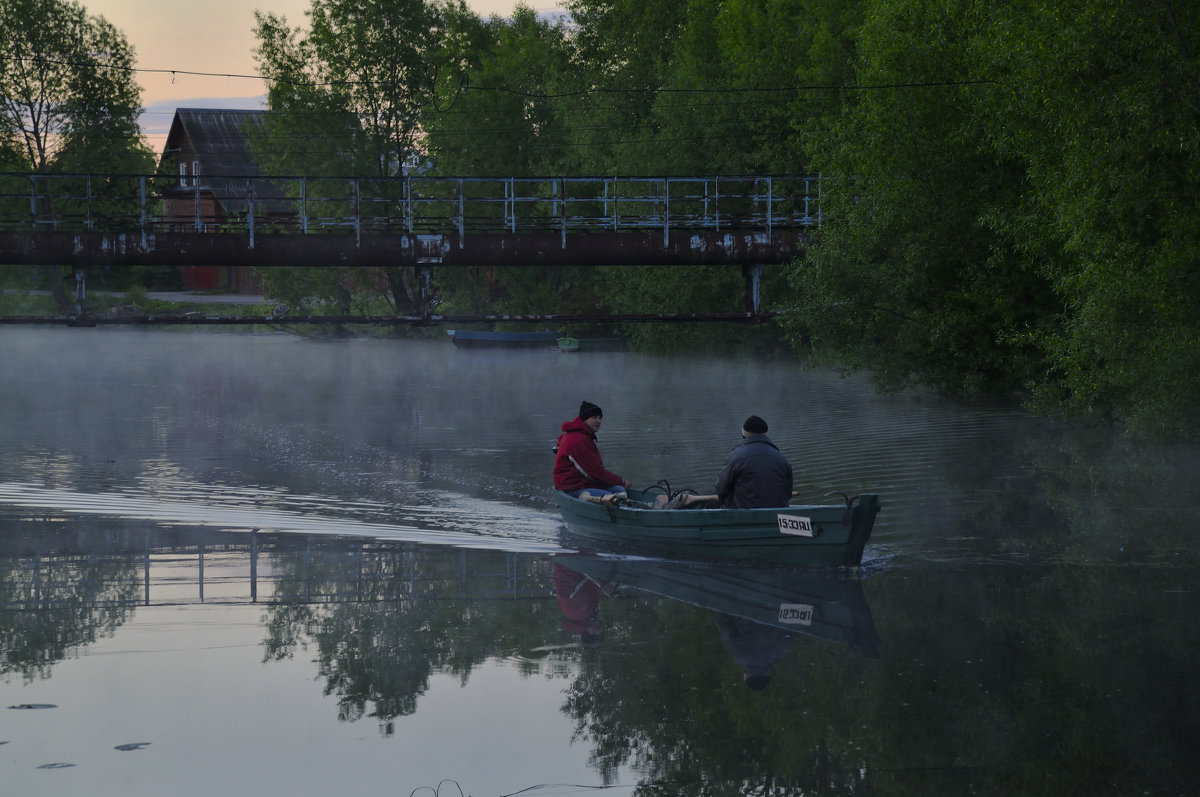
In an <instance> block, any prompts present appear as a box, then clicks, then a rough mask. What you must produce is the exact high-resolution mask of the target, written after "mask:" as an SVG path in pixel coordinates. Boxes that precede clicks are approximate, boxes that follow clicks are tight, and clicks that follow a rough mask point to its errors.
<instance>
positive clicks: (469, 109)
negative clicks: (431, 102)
mask: <svg viewBox="0 0 1200 797" xmlns="http://www.w3.org/2000/svg"><path fill="white" fill-rule="evenodd" d="M448 21H449V23H450V24H449V25H448V28H449V29H450V35H449V36H448V37H447V47H448V48H453V50H452V51H451V52H450V53H449V55H450V56H451V57H452V58H454V60H456V61H458V62H459V63H462V64H465V65H467V68H468V73H467V83H466V85H465V86H464V90H463V91H462V92H461V94H459V95H458V97H457V98H456V99H455V100H454V101H453V102H447V103H440V104H439V105H438V106H436V107H433V108H430V109H429V110H428V111H427V112H426V113H425V114H424V116H423V120H422V127H423V130H424V132H425V143H426V144H427V146H428V152H429V155H430V159H431V160H432V162H433V165H434V168H436V169H437V171H439V172H441V173H442V174H453V175H462V176H495V175H500V174H503V175H506V176H514V177H526V176H531V175H545V174H553V173H555V172H557V170H558V169H557V165H558V162H559V160H560V159H561V157H562V149H563V146H564V145H565V144H566V133H565V130H564V126H565V125H564V119H563V115H562V113H561V112H560V109H559V107H558V105H557V103H556V102H555V101H554V99H553V98H552V97H551V96H550V95H551V94H553V93H555V92H557V91H559V90H561V89H562V87H563V86H564V84H565V82H566V81H567V80H568V76H569V74H570V72H569V65H568V58H569V53H568V44H567V39H568V34H567V31H566V28H565V26H564V25H563V24H562V23H561V22H553V21H550V20H547V19H543V18H541V17H539V16H538V15H537V14H536V13H535V12H534V11H533V10H531V9H530V8H529V7H527V6H524V5H518V6H517V7H516V9H514V11H513V14H512V16H511V17H509V18H501V17H497V16H493V17H491V18H490V19H489V20H487V21H486V22H484V21H480V20H479V19H478V18H476V19H474V20H471V19H470V18H467V17H461V16H458V17H451V18H449V20H448ZM572 87H573V86H572Z"/></svg>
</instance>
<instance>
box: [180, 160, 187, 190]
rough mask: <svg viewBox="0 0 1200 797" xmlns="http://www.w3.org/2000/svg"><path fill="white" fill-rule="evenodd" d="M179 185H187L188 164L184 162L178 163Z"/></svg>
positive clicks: (184, 186) (185, 186)
mask: <svg viewBox="0 0 1200 797" xmlns="http://www.w3.org/2000/svg"><path fill="white" fill-rule="evenodd" d="M179 187H180V188H187V187H188V165H187V164H186V163H181V164H179Z"/></svg>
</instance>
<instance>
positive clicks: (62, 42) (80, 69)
mask: <svg viewBox="0 0 1200 797" xmlns="http://www.w3.org/2000/svg"><path fill="white" fill-rule="evenodd" d="M133 65H134V52H133V48H132V46H130V44H129V43H128V42H127V41H126V39H125V37H124V35H123V34H122V33H121V32H120V31H119V30H117V29H116V28H114V27H113V26H112V25H111V24H110V23H109V22H107V21H106V20H105V19H104V18H103V17H93V16H88V14H87V11H86V9H85V8H84V7H83V6H82V5H80V4H79V3H77V2H74V0H0V98H2V100H0V102H2V103H3V105H2V108H3V111H2V117H0V141H2V142H3V144H4V149H5V150H8V151H12V150H17V151H19V152H20V154H21V158H22V161H23V163H22V164H21V165H22V166H23V167H24V168H26V169H28V170H30V171H35V172H48V171H60V172H62V171H82V170H87V171H90V172H94V173H96V172H98V173H106V174H113V173H120V172H135V171H136V172H142V171H146V170H148V168H149V166H150V164H151V162H152V160H151V159H152V155H151V153H150V151H149V149H148V148H147V147H146V146H145V144H143V143H142V141H141V139H140V136H139V132H138V121H137V120H138V114H139V113H140V111H141V89H140V88H139V87H138V86H137V83H136V82H135V81H134V80H133Z"/></svg>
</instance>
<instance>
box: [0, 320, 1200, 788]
mask: <svg viewBox="0 0 1200 797" xmlns="http://www.w3.org/2000/svg"><path fill="white" fill-rule="evenodd" d="M0 346H2V347H3V358H2V360H0V385H3V389H2V393H0V418H2V420H3V423H2V424H0V652H2V657H0V784H3V789H0V791H2V792H3V793H4V794H5V795H8V794H13V795H63V794H79V795H118V794H119V795H140V794H172V795H176V796H178V795H197V796H199V795H204V796H205V797H211V795H213V794H227V793H250V794H254V793H258V794H286V795H297V796H298V795H328V794H331V793H344V794H354V795H358V794H382V793H388V794H400V795H410V794H411V795H418V794H425V795H434V796H435V797H438V796H440V797H449V796H450V795H455V797H459V795H468V794H469V795H474V797H484V796H485V795H487V796H489V797H500V796H501V795H505V796H506V797H507V796H509V795H516V794H536V795H575V794H581V793H591V792H596V793H604V794H618V795H635V794H636V795H766V794H771V795H801V794H803V795H827V794H878V795H929V794H977V795H1016V794H1020V795H1056V797H1057V796H1059V795H1069V794H1079V795H1132V794H1138V795H1142V794H1148V795H1182V794H1192V793H1196V789H1197V786H1198V784H1200V768H1198V767H1197V764H1196V763H1195V751H1196V750H1197V749H1200V706H1198V695H1200V688H1198V687H1197V685H1196V678H1195V673H1196V670H1197V665H1198V664H1200V661H1198V656H1197V654H1198V651H1200V631H1198V630H1197V629H1198V624H1197V623H1196V622H1195V618H1196V616H1197V614H1198V611H1200V589H1198V584H1200V580H1198V578H1197V576H1198V572H1200V568H1198V565H1200V535H1198V533H1197V532H1198V531H1200V511H1198V510H1197V507H1196V497H1197V489H1196V486H1195V485H1196V483H1197V475H1198V474H1200V448H1198V447H1196V446H1194V445H1185V444H1173V445H1172V444H1152V443H1145V442H1131V441H1129V440H1126V439H1124V438H1122V437H1121V436H1120V435H1118V434H1116V433H1114V432H1112V431H1109V430H1088V429H1082V428H1079V427H1077V426H1073V425H1071V424H1068V423H1065V422H1062V421H1056V420H1052V419H1045V418H1037V417H1032V416H1030V415H1029V414H1027V413H1025V412H1023V411H1021V410H1020V409H1018V408H1015V407H1013V406H1010V405H1006V404H1004V403H1001V402H987V401H980V402H975V403H966V404H964V403H961V402H951V401H948V400H945V399H942V398H939V397H938V396H936V395H933V394H931V393H928V392H923V391H911V392H906V393H903V394H901V395H899V396H894V397H884V396H878V395H875V394H874V392H873V391H872V390H871V388H870V384H869V381H868V379H867V378H866V377H865V376H863V375H861V374H850V375H847V374H840V373H837V372H834V371H830V370H822V369H804V368H799V367H796V366H794V365H788V364H778V363H765V364H764V363H750V362H735V361H728V360H717V359H712V358H705V357H692V358H672V359H659V358H651V357H646V356H642V355H638V354H632V353H558V352H556V351H552V350H544V351H531V352H507V353H502V352H488V351H460V350H457V349H455V348H454V347H453V346H452V345H451V344H450V343H449V342H448V341H446V340H444V339H435V340H416V341H411V340H390V339H388V340H382V339H380V340H347V341H339V342H327V341H318V340H311V339H306V338H302V337H299V336H295V335H291V334H287V333H278V334H247V333H243V332H239V333H233V334H226V333H223V332H221V331H218V330H213V329H170V330H144V329H139V330H128V329H103V328H102V329H65V328H63V329H58V328H39V329H23V328H15V327H10V328H5V329H2V330H0ZM582 400H588V401H591V402H593V403H596V404H598V405H600V406H601V407H602V408H603V410H604V424H603V428H602V429H601V432H600V446H601V451H602V453H603V455H604V458H605V462H606V464H607V465H608V466H609V467H610V468H611V469H613V470H615V471H617V472H619V473H621V474H622V475H624V476H626V477H627V478H629V479H630V480H632V481H633V482H634V484H635V485H636V486H639V487H641V486H649V485H652V484H654V483H655V482H657V481H659V480H664V479H665V480H668V481H669V482H670V484H671V485H672V486H673V487H674V488H676V489H678V488H682V487H688V488H693V489H697V490H699V491H702V492H703V491H708V490H709V489H710V488H711V486H712V484H713V481H714V479H715V476H716V472H717V470H718V469H719V467H720V464H721V462H722V460H723V458H724V456H725V454H726V452H727V451H728V449H729V448H730V447H731V446H732V445H733V444H734V443H736V442H737V440H738V430H739V428H740V425H741V422H742V420H743V419H744V418H745V417H746V416H748V415H750V414H752V413H753V414H757V415H760V416H762V417H763V418H765V419H766V420H767V422H768V424H769V426H770V430H769V432H768V434H769V436H770V437H771V438H772V439H773V440H774V441H775V442H776V443H777V444H778V445H779V447H780V449H781V450H782V451H783V452H784V453H785V454H786V455H787V456H788V458H789V460H790V461H791V463H792V465H793V468H794V471H795V474H796V489H797V490H798V492H799V493H800V500H803V501H806V502H827V501H829V500H840V499H837V498H836V497H835V498H833V499H831V498H829V497H828V495H827V494H828V493H829V492H830V491H833V490H838V491H843V492H847V493H850V494H854V493H858V492H864V491H869V492H876V493H879V494H880V497H881V501H882V503H883V510H882V512H881V513H880V515H879V517H878V520H877V522H876V525H875V530H874V534H873V536H872V538H871V540H870V542H869V543H868V544H867V548H866V554H865V557H864V561H863V566H862V567H861V568H858V569H857V570H855V571H852V572H839V571H795V570H784V569H778V568H771V567H765V566H757V567H727V566H721V567H718V566H712V565H705V564H701V563H693V562H673V561H667V560H661V559H655V558H650V557H636V556H627V555H614V554H606V553H603V552H602V553H601V554H599V555H592V554H589V553H586V552H580V551H578V550H577V549H576V548H574V547H573V543H572V542H571V541H570V540H569V539H567V538H565V537H564V536H563V529H562V525H561V522H560V519H559V516H558V514H557V511H556V509H555V508H554V505H553V503H552V500H551V498H550V494H549V489H550V477H549V474H550V469H551V465H552V453H551V447H552V445H553V443H554V440H555V437H556V435H557V433H558V429H559V426H560V425H561V423H562V422H563V421H564V420H568V419H570V418H571V417H573V416H574V415H575V413H576V412H577V410H578V407H579V404H580V402H581V401H582ZM781 601H783V602H789V601H790V602H791V603H790V604H789V605H806V606H816V607H817V609H816V612H817V615H818V616H825V615H828V616H829V617H834V616H836V617H837V618H838V620H837V622H833V623H830V624H823V623H815V624H807V625H806V624H799V625H790V626H784V625H780V623H778V622H774V620H775V619H776V618H777V617H778V616H781V613H778V612H777V608H778V606H779V605H780V602H781ZM583 604H586V605H583ZM577 611H584V612H591V613H594V615H595V617H596V619H597V621H598V622H599V624H600V626H601V627H602V629H603V633H602V639H600V640H592V639H590V638H589V639H586V640H585V639H584V638H583V637H582V636H581V635H580V634H579V633H578V631H579V621H578V617H576V616H575V613H576V612H577Z"/></svg>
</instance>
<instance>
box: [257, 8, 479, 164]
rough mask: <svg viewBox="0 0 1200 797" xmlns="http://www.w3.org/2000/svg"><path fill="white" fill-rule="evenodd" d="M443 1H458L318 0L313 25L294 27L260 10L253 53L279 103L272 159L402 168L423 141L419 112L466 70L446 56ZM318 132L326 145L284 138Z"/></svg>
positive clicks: (270, 98) (274, 100)
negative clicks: (312, 147)
mask: <svg viewBox="0 0 1200 797" xmlns="http://www.w3.org/2000/svg"><path fill="white" fill-rule="evenodd" d="M460 5H461V3H460ZM446 8H451V9H456V8H457V6H446V7H442V6H438V5H435V4H431V3H428V2H426V1H425V0H313V3H312V6H311V8H310V9H309V11H308V12H307V14H308V17H309V23H310V27H309V30H308V31H307V32H305V31H304V30H302V29H300V28H295V29H293V28H289V27H288V24H287V19H286V18H284V17H281V16H277V15H275V14H272V13H263V12H255V19H256V20H257V27H256V29H255V35H256V36H257V38H258V41H259V44H258V47H257V48H256V50H255V58H256V59H257V60H258V63H259V66H260V69H261V71H262V73H263V75H264V76H266V77H267V79H268V81H269V86H268V93H267V96H268V101H269V104H270V108H271V110H272V111H273V112H275V113H273V114H270V116H272V117H273V125H274V126H273V128H272V129H273V132H274V133H275V135H276V139H275V141H274V143H275V144H276V146H274V147H272V148H269V149H267V151H266V152H264V154H265V155H267V156H270V155H271V154H272V152H274V153H275V155H276V161H275V162H274V163H272V162H269V161H267V162H266V163H267V165H268V166H269V167H270V166H275V165H276V164H281V165H282V164H285V163H286V164H288V165H291V166H292V167H293V169H295V170H302V171H305V172H311V168H312V167H316V168H318V169H321V173H325V174H329V173H331V172H330V171H329V163H330V162H331V161H332V162H333V163H335V164H337V166H338V167H340V168H342V169H346V168H350V169H352V171H351V172H349V174H352V175H354V176H372V175H375V176H381V177H393V176H397V175H399V174H402V173H403V171H404V169H405V167H406V164H408V163H409V162H410V159H411V158H412V156H413V154H414V153H415V152H416V150H417V145H418V140H419V137H420V130H421V127H420V124H421V115H422V113H423V112H424V111H425V110H426V109H427V108H428V107H430V106H431V105H433V104H434V103H436V102H438V101H439V100H440V99H445V98H446V94H447V92H448V91H450V90H452V89H455V88H456V87H457V85H458V80H459V78H460V68H459V66H458V65H457V64H453V63H449V62H447V61H446V59H445V58H444V57H443V54H444V51H443V47H442V45H443V35H444V29H445V16H444V14H445V13H448V12H447V11H446V10H445V9H446ZM455 13H459V11H455ZM314 134H319V135H321V136H323V137H325V138H326V139H327V140H326V142H325V146H324V149H325V150H328V151H323V152H319V153H315V154H314V153H312V152H309V151H301V148H298V147H294V146H292V147H288V146H278V145H279V144H280V142H281V140H282V141H286V138H287V137H288V136H292V137H293V138H295V139H297V140H302V139H304V138H306V137H309V136H312V135H314ZM269 143H270V142H269ZM261 149H262V148H260V150H261ZM284 154H286V156H287V157H283V155H284ZM342 174H347V172H346V171H343V172H342Z"/></svg>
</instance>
